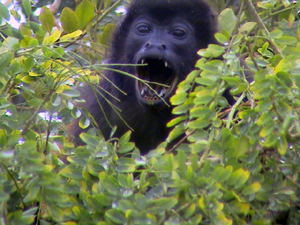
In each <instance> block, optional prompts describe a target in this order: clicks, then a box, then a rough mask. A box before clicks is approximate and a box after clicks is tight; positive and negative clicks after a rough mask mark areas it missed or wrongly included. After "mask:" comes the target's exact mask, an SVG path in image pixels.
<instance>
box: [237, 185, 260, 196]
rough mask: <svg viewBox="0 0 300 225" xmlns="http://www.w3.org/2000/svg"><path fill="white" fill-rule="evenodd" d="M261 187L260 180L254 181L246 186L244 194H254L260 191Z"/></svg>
mask: <svg viewBox="0 0 300 225" xmlns="http://www.w3.org/2000/svg"><path fill="white" fill-rule="evenodd" d="M260 188H261V184H260V183H259V182H254V183H252V184H251V185H249V186H247V187H245V188H244V189H243V191H242V194H243V195H252V194H255V193H256V192H258V191H259V190H260Z"/></svg>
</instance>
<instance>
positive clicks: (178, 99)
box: [170, 92, 187, 105]
mask: <svg viewBox="0 0 300 225" xmlns="http://www.w3.org/2000/svg"><path fill="white" fill-rule="evenodd" d="M186 99H187V94H186V93H185V92H180V93H176V94H175V95H173V96H172V97H171V99H170V102H171V103H172V105H180V104H182V103H184V102H185V100H186Z"/></svg>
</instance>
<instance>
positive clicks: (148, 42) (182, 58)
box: [126, 16, 197, 105]
mask: <svg viewBox="0 0 300 225" xmlns="http://www.w3.org/2000/svg"><path fill="white" fill-rule="evenodd" d="M126 49H129V51H128V53H127V58H128V60H130V61H131V62H132V63H134V64H140V65H141V66H137V67H136V69H135V75H136V77H137V80H136V84H135V91H136V96H137V99H138V100H139V102H140V103H141V104H144V105H157V104H163V103H166V102H167V101H168V100H169V98H170V97H171V96H172V95H173V94H174V92H175V89H176V86H177V84H178V82H179V81H181V80H183V79H184V78H185V76H186V75H187V74H188V73H189V72H190V71H191V70H192V69H193V67H194V64H195V62H196V59H197V56H196V51H197V40H196V38H195V34H194V29H193V27H192V26H191V25H190V24H189V23H188V22H187V21H186V20H185V19H183V18H180V17H176V18H171V19H167V20H157V19H153V18H150V17H147V16H140V17H138V18H137V19H135V20H134V22H133V23H132V26H131V29H130V32H129V34H128V37H127V42H126Z"/></svg>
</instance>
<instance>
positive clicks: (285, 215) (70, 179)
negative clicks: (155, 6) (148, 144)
mask: <svg viewBox="0 0 300 225" xmlns="http://www.w3.org/2000/svg"><path fill="white" fill-rule="evenodd" d="M121 2H122V1H121V0H119V1H115V2H114V3H112V1H109V0H104V1H96V0H83V1H81V3H80V4H79V5H78V6H77V7H76V9H75V10H72V9H70V8H64V9H63V10H62V12H61V14H60V16H59V18H56V17H54V16H53V14H52V12H51V11H50V10H49V9H48V8H47V7H45V6H44V7H43V8H42V11H41V13H40V15H39V17H38V19H39V21H33V20H31V19H30V18H31V17H30V16H31V15H32V14H33V12H32V5H31V3H32V2H31V1H29V0H23V1H22V3H23V12H24V15H25V17H26V22H24V23H22V24H21V26H20V28H19V29H15V28H12V27H11V26H10V25H9V24H8V23H7V22H6V21H7V20H8V19H9V18H10V17H12V16H13V17H15V18H17V19H18V18H19V17H20V15H19V14H18V12H17V11H16V10H14V9H12V10H10V11H9V10H8V9H7V6H6V5H4V4H3V3H0V40H1V42H0V172H1V173H0V184H1V185H0V224H20V225H21V224H43V225H45V224H69V225H71V224H99V225H100V224H172V225H173V224H190V225H194V224H215V225H221V224H224V225H225V224H226V225H227V224H228V225H229V224H238V225H244V224H255V225H264V224H299V221H300V213H299V205H300V200H299V197H300V178H299V173H300V150H299V147H300V122H299V121H300V119H299V112H300V110H299V108H300V42H299V40H300V23H299V14H298V12H299V10H300V2H298V1H294V2H293V1H276V0H266V1H254V0H253V1H252V2H251V1H250V0H244V1H240V2H239V4H238V6H236V7H235V8H234V7H231V6H229V5H225V1H212V3H215V2H216V3H217V4H215V6H216V8H217V10H218V11H219V12H221V13H220V16H219V19H220V29H219V30H220V31H219V33H218V34H216V38H217V40H218V41H219V42H220V45H210V46H209V47H208V48H207V49H203V50H200V51H199V54H200V55H201V56H203V57H202V58H201V59H200V60H199V61H198V62H197V65H196V67H197V68H199V69H200V70H195V71H193V72H192V73H190V74H189V76H188V77H187V79H186V80H185V81H183V82H182V83H181V84H180V85H179V87H178V90H177V92H176V94H175V95H174V96H173V97H172V99H171V103H172V104H173V105H174V110H173V113H174V115H175V117H174V119H173V120H172V121H170V122H169V124H168V126H170V127H171V132H170V135H169V138H168V140H167V141H171V140H174V139H175V138H176V137H179V136H180V135H182V134H186V137H185V138H184V139H182V140H181V141H180V142H179V143H177V144H176V145H175V146H174V147H173V148H172V149H167V150H166V149H165V146H166V145H167V143H162V144H161V145H160V146H159V147H158V148H157V149H156V150H153V151H151V152H150V153H149V154H148V155H146V156H141V155H140V154H139V151H138V149H136V148H135V146H134V143H131V142H129V140H130V132H128V133H126V134H125V135H124V136H123V137H122V138H120V139H119V140H116V139H113V138H112V139H111V140H106V141H105V140H104V139H103V138H101V136H99V135H97V132H96V131H95V130H94V129H91V130H90V131H89V132H88V133H84V134H82V135H81V138H82V139H83V141H84V142H85V143H86V145H84V146H80V147H76V148H75V147H74V144H73V143H72V142H71V141H70V139H68V135H67V130H66V124H69V123H70V122H71V121H72V120H73V119H74V118H78V117H79V116H80V115H81V114H84V115H85V116H84V117H83V119H81V120H80V122H79V123H80V126H81V127H87V126H88V125H89V124H90V123H92V122H93V120H92V118H90V117H89V114H88V112H87V111H85V110H83V109H80V108H77V107H76V103H78V102H80V101H81V98H80V94H79V92H78V91H76V90H75V89H74V88H73V87H74V86H77V85H79V84H80V83H81V82H84V83H97V82H98V81H99V79H101V75H102V74H103V71H105V69H106V66H107V65H105V64H101V60H102V59H103V58H104V56H105V55H106V54H107V51H108V50H107V49H108V48H107V43H109V40H110V35H111V32H112V30H113V27H114V23H115V21H116V20H117V19H116V17H117V16H118V15H116V14H115V12H114V9H115V8H116V6H117V5H119V4H120V3H121ZM233 2H234V1H233ZM58 21H60V22H61V26H60V25H59V23H58ZM220 56H223V57H222V59H220ZM241 57H245V61H246V63H247V64H248V65H249V67H248V68H246V69H245V68H244V66H243V65H241V63H240V62H241V61H240V60H239V58H241ZM249 70H251V71H252V72H253V78H254V81H250V82H249V81H247V79H246V77H245V73H247V72H248V71H249ZM97 75H100V77H99V76H97ZM228 88H230V93H231V95H232V96H233V97H234V98H235V100H236V103H235V104H234V105H233V106H232V107H228V104H227V102H226V101H225V99H224V97H223V93H224V91H225V90H226V89H228ZM245 98H246V99H247V100H246V101H245V100H244V99H245ZM132 150H133V151H132Z"/></svg>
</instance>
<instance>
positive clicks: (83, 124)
mask: <svg viewBox="0 0 300 225" xmlns="http://www.w3.org/2000/svg"><path fill="white" fill-rule="evenodd" d="M90 124H91V121H90V119H88V118H87V117H85V116H83V117H82V118H81V119H80V120H79V127H80V128H82V129H86V128H88V127H89V126H90Z"/></svg>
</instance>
